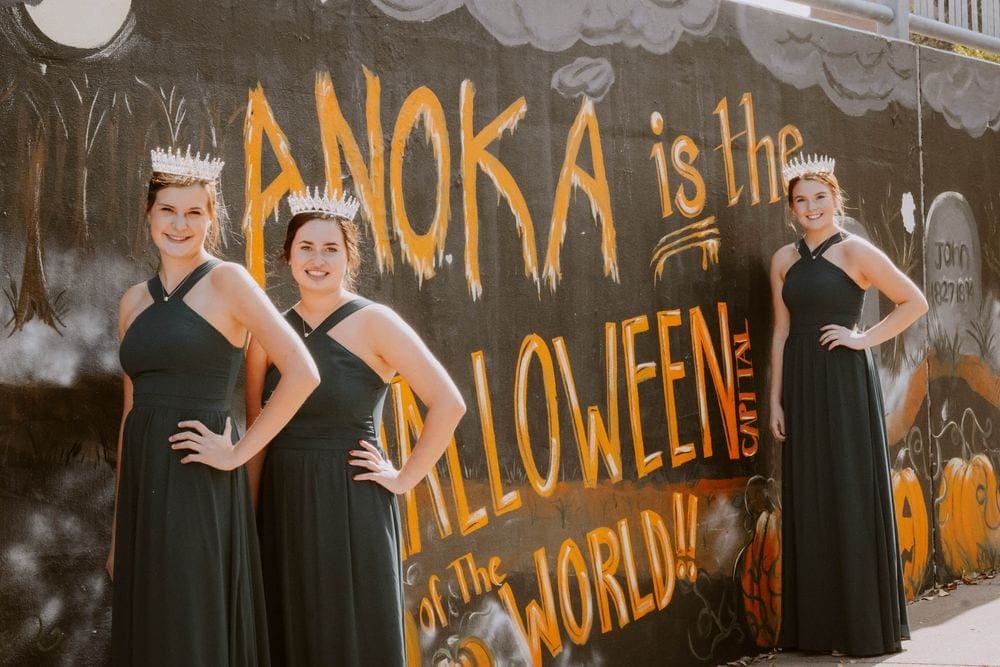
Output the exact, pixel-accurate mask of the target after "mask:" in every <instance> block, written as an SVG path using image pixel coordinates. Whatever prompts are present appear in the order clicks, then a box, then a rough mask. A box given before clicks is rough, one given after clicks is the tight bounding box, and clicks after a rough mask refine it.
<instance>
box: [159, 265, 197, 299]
mask: <svg viewBox="0 0 1000 667" xmlns="http://www.w3.org/2000/svg"><path fill="white" fill-rule="evenodd" d="M197 270H198V267H195V268H194V269H193V270H192V271H191V272H190V273H188V274H187V275H186V276H184V277H183V278H181V281H180V282H179V283H177V284H176V285H174V288H173V289H172V290H170V291H169V292H168V291H167V288H166V287H165V286H164V284H163V282H164V281H163V278H162V277H161V278H160V289H162V290H163V300H164V301H170V297H172V296H173V295H174V294H176V293H177V290H179V289H180V288H181V286H182V285H184V283H186V282H187V279H188V278H190V277H191V276H192V274H194V272H195V271H197Z"/></svg>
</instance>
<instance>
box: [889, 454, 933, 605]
mask: <svg viewBox="0 0 1000 667" xmlns="http://www.w3.org/2000/svg"><path fill="white" fill-rule="evenodd" d="M892 499H893V501H894V503H895V505H896V528H897V532H898V538H899V555H900V560H901V561H902V563H903V587H904V589H905V590H906V599H907V600H910V601H912V600H915V599H916V597H917V595H919V594H920V591H921V588H922V586H923V583H924V577H925V576H926V575H927V564H928V562H929V559H930V520H929V519H928V517H927V505H926V504H925V503H924V492H923V489H921V487H920V480H919V479H917V475H916V473H915V472H913V468H903V469H902V470H894V471H893V473H892Z"/></svg>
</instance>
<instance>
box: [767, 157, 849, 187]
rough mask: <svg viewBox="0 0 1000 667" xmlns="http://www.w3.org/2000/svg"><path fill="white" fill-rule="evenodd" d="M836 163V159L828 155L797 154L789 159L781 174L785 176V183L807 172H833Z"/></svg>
mask: <svg viewBox="0 0 1000 667" xmlns="http://www.w3.org/2000/svg"><path fill="white" fill-rule="evenodd" d="M836 164H837V161H836V160H834V159H833V158H832V157H827V156H826V155H816V154H813V155H796V156H795V157H793V158H792V159H791V160H789V161H788V164H787V165H785V168H784V169H782V170H781V174H782V175H783V176H784V177H785V183H790V182H791V181H792V179H793V178H798V177H799V176H803V175H805V174H832V173H833V167H834V165H836Z"/></svg>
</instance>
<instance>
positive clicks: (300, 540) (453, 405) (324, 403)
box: [246, 194, 465, 666]
mask: <svg viewBox="0 0 1000 667" xmlns="http://www.w3.org/2000/svg"><path fill="white" fill-rule="evenodd" d="M289 203H290V204H291V205H292V211H293V217H292V219H291V221H290V222H289V224H288V232H287V235H286V238H285V248H284V250H285V260H286V261H287V262H288V264H289V266H290V267H291V271H292V276H293V277H294V279H295V281H296V283H298V288H299V294H300V297H301V298H300V300H299V302H298V303H297V304H295V306H294V307H293V308H292V309H290V310H289V311H288V312H287V314H286V317H287V318H288V322H289V323H290V324H291V325H292V327H293V328H294V329H295V330H296V331H297V332H298V334H299V335H300V336H301V337H302V340H303V341H304V343H305V345H306V347H308V349H309V351H310V352H311V353H312V355H313V358H314V359H315V361H316V365H317V366H318V367H319V371H320V377H321V379H322V381H321V383H320V386H319V388H318V389H317V390H316V391H315V392H314V393H313V394H312V396H310V397H309V399H308V400H307V401H306V403H305V404H304V405H303V406H302V408H301V409H300V410H299V412H298V414H297V415H296V416H295V417H294V418H293V419H292V421H290V422H289V424H288V426H286V427H285V429H284V430H282V432H281V433H280V434H279V435H278V437H277V438H275V439H274V440H273V441H272V442H271V444H270V445H269V446H268V448H267V452H266V458H265V460H264V463H263V471H262V473H261V477H260V500H259V511H258V516H259V522H258V526H259V533H260V540H261V562H262V564H263V568H264V585H265V597H266V599H267V609H268V625H269V630H270V633H271V635H270V636H271V659H272V661H273V662H274V663H275V664H280V665H380V666H381V665H385V666H391V665H400V666H401V665H404V664H405V646H404V640H403V607H402V605H403V599H402V574H401V568H402V563H401V549H400V519H399V510H398V508H397V506H396V499H395V496H394V494H398V493H405V492H406V491H408V490H409V489H411V488H413V487H414V486H415V485H416V484H417V482H419V481H420V480H421V479H423V478H424V476H425V475H426V474H427V472H428V471H429V470H430V469H431V467H432V466H433V465H434V464H435V462H436V461H437V460H438V459H439V458H440V456H441V454H442V453H443V452H444V449H445V447H446V446H447V444H448V442H449V441H450V439H451V436H452V432H453V431H454V429H455V426H456V425H457V424H458V421H459V419H460V418H461V416H462V414H463V412H464V411H465V405H464V403H463V402H462V398H461V395H460V394H459V393H458V390H457V389H456V387H455V385H454V383H453V382H452V381H451V378H449V377H448V373H447V372H446V371H445V369H444V368H443V367H442V366H441V364H440V363H438V361H437V360H436V359H435V358H434V357H433V355H432V354H431V353H430V351H429V350H428V349H427V347H426V346H425V345H424V343H423V342H422V341H421V340H420V338H419V337H418V336H417V334H416V333H414V331H413V330H412V329H411V328H410V327H409V326H408V325H407V324H406V323H405V322H403V320H402V319H401V318H400V317H399V316H398V315H396V313H394V312H393V311H392V310H390V309H389V308H387V307H385V306H382V305H379V304H374V303H372V302H371V301H368V300H367V299H364V298H362V297H360V296H358V295H357V294H355V293H354V292H353V291H352V289H353V283H354V278H355V276H356V275H357V271H358V268H359V266H360V261H361V260H360V254H359V252H358V244H357V229H356V228H355V225H354V223H353V222H352V219H353V217H354V215H355V213H356V212H357V202H356V200H353V199H351V198H347V197H322V198H320V197H319V196H318V194H317V197H315V198H309V197H289ZM304 209H312V210H304ZM396 373H399V374H400V375H402V376H403V378H405V379H406V380H407V381H408V382H409V384H410V385H411V386H412V387H413V390H414V391H415V392H416V394H417V396H419V397H420V399H421V400H422V401H423V402H424V404H425V405H426V406H427V414H426V417H425V421H424V427H423V430H422V431H421V433H420V437H419V439H418V441H417V443H416V445H415V446H414V449H413V453H412V454H411V455H410V457H409V458H408V459H407V460H406V463H405V464H404V465H403V466H402V469H400V470H396V469H395V468H394V467H393V465H392V464H391V463H390V462H389V461H388V460H387V459H386V456H385V452H384V449H383V446H382V444H381V443H380V442H379V425H380V422H381V418H382V404H383V401H384V399H385V395H386V389H387V387H388V383H389V380H390V379H391V378H392V377H393V375H395V374H396ZM280 376H281V373H280V372H279V369H276V368H274V367H273V366H272V365H271V360H270V357H269V355H268V354H267V353H266V352H265V350H263V349H262V348H260V347H259V346H256V345H251V348H250V351H249V354H248V357H247V382H246V390H247V415H248V419H252V418H253V415H255V414H257V412H258V411H259V410H260V409H261V405H262V404H264V403H266V404H267V405H270V403H271V401H272V400H274V399H273V394H272V393H271V391H272V389H273V387H274V386H275V382H276V381H277V380H278V378H279V377H280Z"/></svg>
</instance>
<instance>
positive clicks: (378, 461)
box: [348, 440, 407, 494]
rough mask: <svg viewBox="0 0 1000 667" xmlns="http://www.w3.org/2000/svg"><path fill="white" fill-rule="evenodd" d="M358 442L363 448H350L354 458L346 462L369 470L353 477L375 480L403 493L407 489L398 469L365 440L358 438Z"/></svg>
mask: <svg viewBox="0 0 1000 667" xmlns="http://www.w3.org/2000/svg"><path fill="white" fill-rule="evenodd" d="M358 444H360V445H361V446H362V447H363V448H364V449H352V450H351V451H350V454H351V456H353V457H354V458H353V459H351V460H349V461H348V463H349V464H351V465H352V466H358V467H359V468H364V469H366V470H368V471H370V472H365V473H361V474H360V475H355V476H354V479H355V480H356V481H359V482H362V481H371V482H376V483H377V484H381V485H382V486H384V487H385V488H386V489H388V490H389V491H391V492H393V493H396V494H400V493H405V492H406V490H407V489H406V488H405V487H404V486H403V484H402V483H400V480H399V471H398V470H396V468H395V466H393V465H392V463H390V462H389V461H388V460H387V459H386V458H385V457H383V456H382V452H381V451H380V450H379V449H378V448H377V447H376V446H375V445H373V444H371V443H370V442H368V441H366V440H358Z"/></svg>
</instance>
